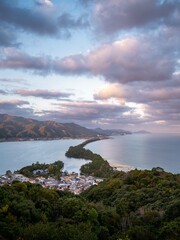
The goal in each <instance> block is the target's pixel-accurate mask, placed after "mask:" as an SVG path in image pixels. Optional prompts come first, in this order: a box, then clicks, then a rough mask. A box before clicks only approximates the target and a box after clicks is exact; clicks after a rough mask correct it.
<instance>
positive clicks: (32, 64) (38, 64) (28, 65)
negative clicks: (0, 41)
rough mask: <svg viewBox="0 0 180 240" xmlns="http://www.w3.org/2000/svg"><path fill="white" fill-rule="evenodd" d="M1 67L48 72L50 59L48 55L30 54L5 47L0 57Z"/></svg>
mask: <svg viewBox="0 0 180 240" xmlns="http://www.w3.org/2000/svg"><path fill="white" fill-rule="evenodd" d="M0 68H1V69H6V68H9V69H25V70H27V69H29V70H33V71H38V72H39V73H42V72H48V71H49V68H50V59H49V58H48V57H44V56H40V57H34V56H30V55H28V54H26V53H23V52H22V51H20V50H18V49H16V48H5V49H4V50H3V54H2V58H1V59H0Z"/></svg>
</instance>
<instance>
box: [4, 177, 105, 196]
mask: <svg viewBox="0 0 180 240" xmlns="http://www.w3.org/2000/svg"><path fill="white" fill-rule="evenodd" d="M15 180H17V181H20V182H30V183H32V184H40V185H41V186H42V187H44V188H49V189H57V190H61V191H63V190H68V191H70V192H72V193H74V194H80V193H81V192H82V191H84V190H86V189H88V188H89V187H91V186H92V185H97V184H98V183H99V182H101V181H103V180H102V179H100V178H96V177H93V176H83V175H81V176H79V175H78V174H77V173H74V172H72V173H70V174H62V176H61V178H60V180H56V179H54V178H53V177H48V178H45V177H43V176H36V177H33V178H27V177H25V176H24V175H22V174H16V173H13V174H11V175H2V176H0V186H2V185H4V184H11V183H12V182H13V181H15Z"/></svg>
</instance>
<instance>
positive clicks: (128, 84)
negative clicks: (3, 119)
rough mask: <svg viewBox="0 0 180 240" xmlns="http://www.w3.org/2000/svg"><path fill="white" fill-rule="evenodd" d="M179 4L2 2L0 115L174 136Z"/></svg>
mask: <svg viewBox="0 0 180 240" xmlns="http://www.w3.org/2000/svg"><path fill="white" fill-rule="evenodd" d="M179 50H180V1H179V0H127V1H125V0H111V1H109V0H26V1H24V0H0V113H6V114H10V115H15V116H22V117H26V118H33V119H38V120H53V121H57V122H61V123H64V122H74V123H77V124H80V125H82V126H84V127H88V128H97V127H100V128H103V129H125V130H130V131H138V130H142V129H143V130H147V131H151V132H162V133H168V132H172V133H180V54H179V53H180V51H179Z"/></svg>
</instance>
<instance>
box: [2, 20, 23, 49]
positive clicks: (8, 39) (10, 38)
mask: <svg viewBox="0 0 180 240" xmlns="http://www.w3.org/2000/svg"><path fill="white" fill-rule="evenodd" d="M13 30H14V29H13V28H11V27H9V26H8V25H7V24H0V46H1V47H9V46H16V47H18V46H19V43H17V41H16V35H15V34H14V32H13Z"/></svg>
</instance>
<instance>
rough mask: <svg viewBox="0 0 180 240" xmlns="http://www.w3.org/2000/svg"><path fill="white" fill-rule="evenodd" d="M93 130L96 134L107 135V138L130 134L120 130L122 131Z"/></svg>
mask: <svg viewBox="0 0 180 240" xmlns="http://www.w3.org/2000/svg"><path fill="white" fill-rule="evenodd" d="M93 130H94V131H95V132H96V133H98V134H102V135H107V136H114V135H126V134H131V132H129V131H125V130H122V129H101V128H95V129H93Z"/></svg>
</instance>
